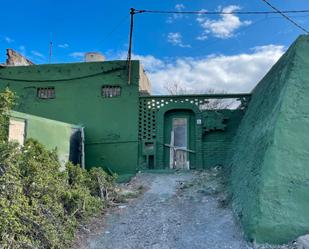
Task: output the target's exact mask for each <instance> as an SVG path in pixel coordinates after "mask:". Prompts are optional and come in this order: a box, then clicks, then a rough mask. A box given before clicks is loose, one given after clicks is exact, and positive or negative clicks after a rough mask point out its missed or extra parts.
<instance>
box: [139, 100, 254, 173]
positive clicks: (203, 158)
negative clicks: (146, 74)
mask: <svg viewBox="0 0 309 249" xmlns="http://www.w3.org/2000/svg"><path fill="white" fill-rule="evenodd" d="M217 98H219V99H225V98H236V99H239V98H240V99H242V103H243V104H244V106H243V105H242V106H241V108H239V109H237V110H204V109H203V107H204V105H205V103H207V102H208V101H209V99H217ZM249 98H250V94H238V95H235V94H234V95H228V94H221V95H220V94H213V95H207V94H204V95H183V96H148V97H140V113H139V139H140V153H139V165H140V169H147V168H152V169H166V168H168V167H169V163H168V162H169V148H168V147H167V146H166V144H170V130H171V125H170V120H169V119H170V118H171V117H173V116H174V117H175V116H179V117H180V116H184V117H185V116H187V117H188V120H189V130H190V132H189V142H188V148H189V149H190V150H193V151H194V153H190V156H189V157H190V168H191V169H202V168H210V167H214V166H217V165H224V164H225V161H226V155H227V154H228V151H229V148H230V145H231V142H232V140H233V136H234V135H235V132H236V130H237V127H238V124H239V123H240V120H241V119H242V116H243V114H244V112H245V110H244V109H245V106H246V104H247V101H248V99H249ZM150 159H151V160H150Z"/></svg>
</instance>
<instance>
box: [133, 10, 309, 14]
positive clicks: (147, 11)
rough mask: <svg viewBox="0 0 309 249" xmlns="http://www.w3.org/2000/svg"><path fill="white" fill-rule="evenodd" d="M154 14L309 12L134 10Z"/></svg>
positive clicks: (293, 11) (299, 11)
mask: <svg viewBox="0 0 309 249" xmlns="http://www.w3.org/2000/svg"><path fill="white" fill-rule="evenodd" d="M142 13H153V14H192V15H234V14H237V15H265V14H278V13H283V14H284V13H286V14H287V13H309V10H283V11H280V12H278V10H275V11H169V10H138V9H134V14H142Z"/></svg>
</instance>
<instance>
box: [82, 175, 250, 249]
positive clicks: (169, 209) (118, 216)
mask: <svg viewBox="0 0 309 249" xmlns="http://www.w3.org/2000/svg"><path fill="white" fill-rule="evenodd" d="M137 178H138V179H137V181H140V183H141V184H143V185H144V186H148V187H149V189H148V190H147V191H146V192H145V194H144V195H143V196H141V197H140V198H139V199H137V200H135V201H133V202H131V203H129V204H127V206H120V207H119V209H118V211H116V212H114V213H113V214H112V215H110V216H109V217H108V218H107V219H106V225H105V229H104V231H102V233H101V234H100V235H99V236H97V237H96V238H95V239H91V241H88V246H87V248H90V249H146V248H147V249H148V248H149V249H150V248H151V249H156V248H158V249H172V248H173V249H176V248H177V249H189V248H190V249H202V248H208V249H210V248H211V249H225V248H229V249H245V248H251V247H250V246H249V245H248V244H247V243H246V242H245V241H244V240H243V236H242V234H241V231H240V229H239V227H238V226H237V224H236V223H235V220H234V219H233V215H232V213H231V211H230V209H228V208H221V207H219V206H218V205H219V202H220V201H219V200H220V198H221V197H222V196H221V194H220V190H218V189H219V188H220V185H218V182H216V180H214V179H213V178H212V177H211V175H207V174H206V175H205V173H204V175H202V176H201V173H196V172H195V173H194V172H192V171H191V172H182V173H174V174H140V175H139V176H138V177H137ZM205 179H206V181H208V183H207V184H205Z"/></svg>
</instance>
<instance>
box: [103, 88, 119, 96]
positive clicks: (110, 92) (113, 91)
mask: <svg viewBox="0 0 309 249" xmlns="http://www.w3.org/2000/svg"><path fill="white" fill-rule="evenodd" d="M120 94H121V88H120V86H102V93H101V95H102V97H104V98H113V97H117V96H120Z"/></svg>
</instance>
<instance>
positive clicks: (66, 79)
mask: <svg viewBox="0 0 309 249" xmlns="http://www.w3.org/2000/svg"><path fill="white" fill-rule="evenodd" d="M125 69H126V67H119V68H112V69H110V70H106V71H101V72H98V73H94V74H88V75H83V76H79V77H74V78H64V79H55V80H52V79H48V80H38V79H30V80H27V79H14V78H6V77H2V76H0V80H9V81H16V82H39V83H42V82H59V81H71V80H80V79H85V78H91V77H95V76H99V75H101V74H105V73H109V72H113V71H117V70H125Z"/></svg>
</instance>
